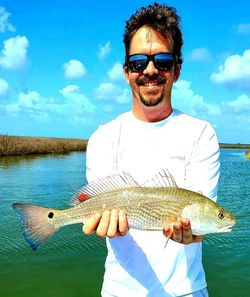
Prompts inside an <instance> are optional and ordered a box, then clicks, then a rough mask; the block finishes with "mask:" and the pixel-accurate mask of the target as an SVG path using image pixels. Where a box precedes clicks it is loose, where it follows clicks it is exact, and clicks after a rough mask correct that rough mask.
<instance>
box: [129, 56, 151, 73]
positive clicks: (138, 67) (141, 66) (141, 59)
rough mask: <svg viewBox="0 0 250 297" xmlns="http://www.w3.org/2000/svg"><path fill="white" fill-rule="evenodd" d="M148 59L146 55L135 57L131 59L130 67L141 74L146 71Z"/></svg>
mask: <svg viewBox="0 0 250 297" xmlns="http://www.w3.org/2000/svg"><path fill="white" fill-rule="evenodd" d="M147 64H148V58H147V56H146V55H134V56H130V57H129V61H128V67H129V69H131V70H132V71H134V72H140V71H143V70H145V69H146V67H147Z"/></svg>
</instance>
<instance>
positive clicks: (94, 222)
mask: <svg viewBox="0 0 250 297" xmlns="http://www.w3.org/2000/svg"><path fill="white" fill-rule="evenodd" d="M101 217H102V215H101V214H100V213H96V214H94V215H93V216H92V217H91V218H90V219H89V220H87V222H86V223H85V224H84V226H83V228H82V231H83V233H85V234H86V235H90V234H91V233H93V232H95V230H96V228H97V226H98V224H99V222H100V219H101Z"/></svg>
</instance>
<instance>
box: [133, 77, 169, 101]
mask: <svg viewBox="0 0 250 297" xmlns="http://www.w3.org/2000/svg"><path fill="white" fill-rule="evenodd" d="M165 82H166V80H165V78H162V77H160V76H159V75H153V76H152V77H150V78H147V77H140V78H138V79H137V81H136V83H137V85H138V87H139V97H140V100H141V102H142V104H143V105H145V106H148V107H150V106H156V105H158V104H160V103H161V102H162V100H163V98H164V87H165V86H164V85H165ZM150 83H153V84H155V85H157V86H161V87H162V88H161V91H160V92H159V90H153V89H152V90H150V89H148V90H147V89H146V91H145V92H143V90H142V89H141V88H140V87H144V86H146V84H150ZM145 88H146V87H145Z"/></svg>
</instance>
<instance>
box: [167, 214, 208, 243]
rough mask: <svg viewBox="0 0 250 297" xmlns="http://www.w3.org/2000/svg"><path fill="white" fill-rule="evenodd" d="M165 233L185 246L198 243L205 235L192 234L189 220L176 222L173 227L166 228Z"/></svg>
mask: <svg viewBox="0 0 250 297" xmlns="http://www.w3.org/2000/svg"><path fill="white" fill-rule="evenodd" d="M163 233H164V235H165V236H166V237H168V238H170V239H172V240H174V241H176V242H179V243H183V244H190V243H197V242H201V241H202V240H203V239H204V236H203V235H201V236H197V235H193V234H192V229H191V224H190V220H189V219H182V220H181V222H176V223H174V224H173V225H172V226H170V227H167V228H164V229H163Z"/></svg>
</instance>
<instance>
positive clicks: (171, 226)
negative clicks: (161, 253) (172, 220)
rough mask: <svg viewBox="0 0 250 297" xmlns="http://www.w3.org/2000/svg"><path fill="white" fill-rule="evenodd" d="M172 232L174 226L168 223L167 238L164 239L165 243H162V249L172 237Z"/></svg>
mask: <svg viewBox="0 0 250 297" xmlns="http://www.w3.org/2000/svg"><path fill="white" fill-rule="evenodd" d="M173 232H174V226H173V225H170V226H169V232H168V234H167V240H166V243H165V245H164V249H165V248H166V246H167V244H168V241H169V239H170V238H171V237H172V235H173Z"/></svg>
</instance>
